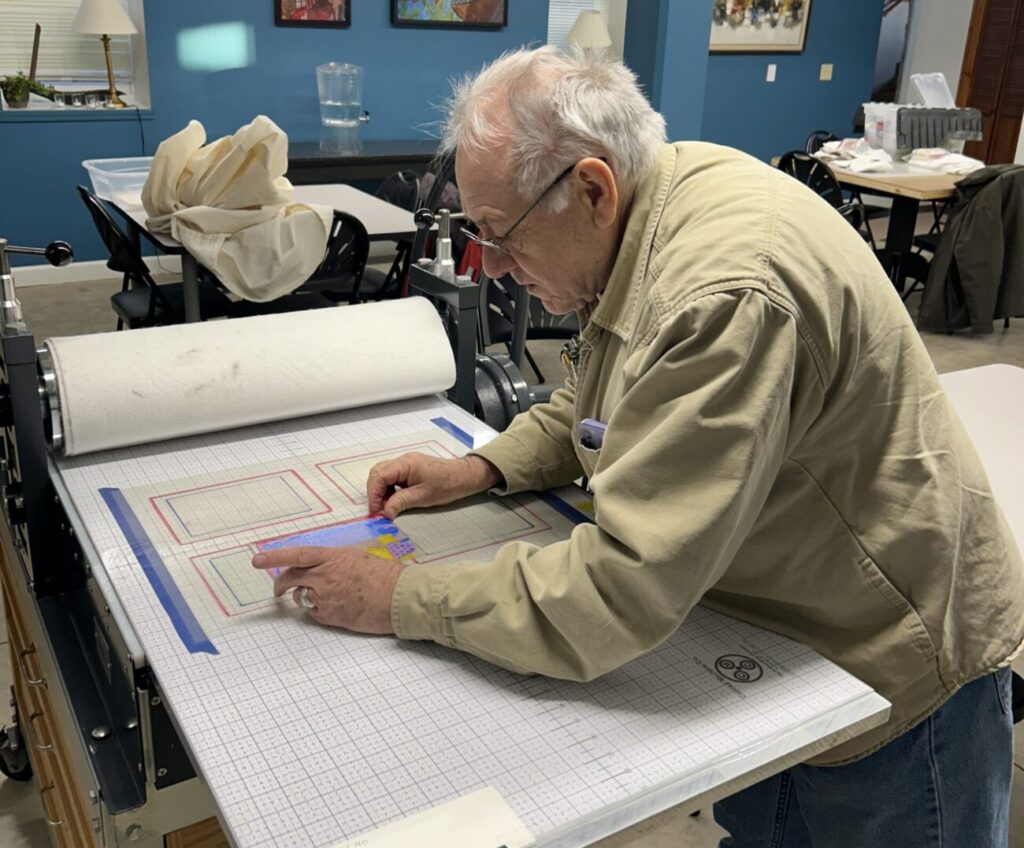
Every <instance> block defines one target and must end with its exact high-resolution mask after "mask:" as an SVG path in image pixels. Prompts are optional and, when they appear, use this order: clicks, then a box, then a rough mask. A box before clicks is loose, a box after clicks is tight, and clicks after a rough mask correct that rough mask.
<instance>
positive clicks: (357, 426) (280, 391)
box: [0, 216, 889, 848]
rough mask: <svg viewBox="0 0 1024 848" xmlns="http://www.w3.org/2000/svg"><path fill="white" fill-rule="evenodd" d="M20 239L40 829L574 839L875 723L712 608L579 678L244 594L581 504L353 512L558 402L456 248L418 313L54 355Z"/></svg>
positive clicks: (108, 834)
mask: <svg viewBox="0 0 1024 848" xmlns="http://www.w3.org/2000/svg"><path fill="white" fill-rule="evenodd" d="M420 222H421V224H422V226H423V227H424V229H425V228H426V227H428V226H430V225H432V223H433V221H428V220H427V218H426V216H422V217H421V219H420ZM12 252H32V253H40V254H45V255H46V256H47V258H48V259H49V261H51V263H53V264H55V265H60V264H66V263H67V262H68V261H70V259H71V250H70V248H69V247H68V246H67V245H64V244H62V243H55V244H54V245H51V246H50V247H49V248H47V249H46V250H45V251H43V250H28V249H25V248H12V247H10V246H8V245H7V244H6V242H5V241H3V240H0V275H2V282H3V297H4V301H3V317H2V327H0V419H2V423H3V428H4V430H3V433H4V438H3V456H2V483H3V496H4V510H3V512H4V515H3V520H2V521H0V552H2V568H0V575H2V579H3V594H4V601H5V605H6V613H7V622H8V629H9V631H10V637H11V638H10V641H11V652H12V656H13V658H14V660H15V666H16V667H15V669H14V672H15V686H14V698H13V699H12V704H11V706H12V712H13V717H12V718H13V720H12V722H11V723H10V724H8V726H7V727H6V728H5V730H4V732H3V737H2V739H0V768H2V770H3V772H4V773H5V774H7V775H9V776H10V777H12V778H14V779H29V778H30V777H31V776H32V775H33V773H34V775H35V779H36V781H37V785H38V788H39V792H40V797H41V802H42V806H43V810H44V814H45V816H46V819H47V822H48V825H49V828H50V831H51V836H52V839H53V842H54V844H56V845H66V846H84V848H94V847H95V848H101V847H105V848H110V846H121V845H128V844H132V845H143V846H153V848H156V846H163V845H167V846H179V847H180V848H184V846H206V848H212V846H222V845H235V846H237V847H238V848H271V847H272V846H273V848H276V846H284V845H323V846H332V848H333V846H338V848H342V847H343V848H349V847H350V846H355V845H360V846H363V845H375V844H380V845H397V844H402V845H424V846H428V848H433V846H438V848H439V847H440V846H448V845H452V844H466V845H472V846H473V848H499V846H505V848H526V846H559V848H578V847H579V846H583V845H588V844H591V843H592V842H593V841H595V840H597V839H600V838H602V837H604V836H606V835H608V834H610V833H613V832H616V831H618V830H621V829H623V828H624V827H628V826H630V825H632V824H634V823H636V822H638V821H641V820H643V819H645V818H648V817H650V816H652V815H654V814H656V813H658V812H660V811H662V810H665V809H667V808H668V807H670V806H673V805H677V804H686V805H689V806H688V809H698V808H699V806H700V805H701V804H707V803H708V802H709V801H710V800H714V798H716V797H723V796H724V795H725V794H728V793H729V792H731V791H735V790H736V789H737V788H740V787H742V786H744V785H749V784H750V783H753V782H754V781H755V780H756V779H758V776H759V775H764V774H766V773H769V772H770V771H774V770H778V769H780V768H784V767H786V766H787V765H789V764H792V763H796V762H800V761H802V760H803V759H806V758H807V757H809V756H812V755H813V754H814V753H816V752H818V751H821V750H825V749H827V748H828V747H830V746H832V745H835V744H838V743H839V742H841V741H843V740H844V739H847V738H850V737H852V736H854V735H856V734H857V733H859V732H862V731H863V730H866V729H868V728H870V727H872V726H875V725H877V724H879V723H880V722H882V721H884V719H885V716H886V715H887V713H888V706H889V705H888V703H887V702H886V701H885V700H884V699H883V698H881V697H880V696H878V695H877V694H876V693H875V692H873V691H872V690H871V689H870V688H869V687H867V686H866V685H864V684H863V683H861V682H860V681H857V680H856V679H854V678H852V677H851V676H850V675H848V674H846V673H845V672H843V671H842V670H841V669H838V668H837V667H836V666H834V665H832V664H831V663H829V662H828V661H827V660H825V659H823V658H822V657H820V656H818V655H817V654H815V653H814V652H813V651H811V650H810V649H809V648H806V647H805V646H802V645H799V644H797V643H794V642H791V641H790V640H788V639H785V638H784V637H781V636H778V635H776V634H771V633H768V632H767V631H762V630H760V629H759V628H756V627H752V626H750V625H747V624H744V623H742V622H739V621H735V620H732V619H727V618H726V617H724V616H720V615H718V614H716V613H713V612H711V611H709V610H705V609H702V608H699V607H698V608H697V609H695V610H694V611H693V612H692V613H691V615H690V616H689V617H688V619H687V621H686V622H685V623H684V625H683V626H682V627H680V628H679V630H678V631H677V633H676V634H674V635H673V636H672V637H671V638H670V639H668V640H667V641H666V642H665V643H664V644H663V645H662V646H660V647H659V648H658V649H657V650H656V651H653V652H651V653H650V654H648V655H645V656H644V657H641V658H639V659H637V660H635V661H634V662H632V663H629V664H627V666H625V667H623V668H622V669H620V670H618V671H616V672H612V673H610V674H608V675H606V676H604V677H602V678H601V679H600V680H597V681H592V682H590V683H588V684H579V683H573V682H570V681H561V680H553V679H548V678H541V677H535V676H529V675H519V674H515V673H513V672H510V671H506V670H504V669H501V668H499V667H497V666H495V665H492V664H490V663H487V662H485V661H484V660H481V659H477V658H476V657H473V656H471V655H469V654H466V653H462V652H457V651H452V650H450V649H447V648H444V647H441V646H439V645H435V644H433V643H429V642H415V643H403V642H400V641H398V640H394V639H389V638H383V639H374V638H366V637H362V636H358V635H356V634H350V633H346V632H344V631H337V630H330V629H328V628H324V627H319V626H317V625H313V624H312V623H311V622H309V621H308V620H307V619H306V618H305V615H304V611H303V610H301V609H299V608H297V607H296V606H295V605H293V604H291V603H290V602H284V601H279V600H277V599H275V598H274V597H273V593H272V588H271V584H270V583H269V582H264V583H262V584H260V583H259V582H258V581H259V580H265V578H266V575H264V574H263V573H262V572H255V571H254V569H252V568H251V565H250V562H251V557H252V555H253V554H254V553H256V552H259V551H260V550H266V549H269V548H272V547H275V546H286V545H288V544H302V545H311V544H312V545H318V544H319V545H326V546H331V545H338V544H356V543H358V544H360V545H363V549H364V550H368V551H376V552H378V553H379V554H380V555H381V556H383V557H385V558H388V557H391V558H395V559H401V560H402V562H403V563H406V564H409V565H410V567H416V565H415V564H414V563H426V562H434V563H444V562H455V561H458V560H460V559H477V560H479V561H487V560H489V559H490V558H493V556H494V553H495V552H496V551H497V550H498V548H499V547H501V546H502V545H503V544H505V543H507V542H508V541H515V540H526V541H529V542H531V543H533V544H536V545H538V546H543V545H547V544H554V543H557V542H560V541H564V540H565V539H567V538H568V537H569V536H570V535H571V533H572V530H573V528H574V527H575V526H576V525H577V524H579V523H580V522H583V521H587V520H590V519H589V518H588V515H592V514H593V504H591V503H590V502H589V497H590V496H589V495H588V493H586V492H585V491H583V490H582V489H576V488H572V489H570V490H564V491H559V492H555V493H523V494H519V495H513V496H509V497H505V498H495V497H491V496H488V495H480V496H477V498H475V499H467V501H464V502H460V503H458V504H455V505H452V506H451V507H444V508H441V509H439V510H421V511H415V510H414V511H412V512H410V513H408V514H403V515H402V516H400V517H399V518H398V519H396V521H395V522H394V524H388V523H386V522H384V523H382V522H381V520H380V518H379V517H375V516H367V515H366V504H365V480H366V473H367V470H368V468H369V467H370V466H371V465H372V464H373V463H374V462H376V461H379V460H380V459H382V458H387V457H391V456H396V455H398V453H399V452H400V451H406V450H416V451H420V452H427V453H433V454H434V455H436V456H440V457H449V456H459V455H462V454H464V453H465V452H466V451H468V450H470V449H472V448H473V447H474V446H478V445H480V444H482V443H484V442H485V441H486V440H488V439H490V438H493V436H494V435H495V434H496V432H497V431H500V430H502V429H504V428H505V427H506V426H507V424H508V423H509V422H510V421H511V419H512V418H513V417H514V416H515V415H516V414H518V413H519V412H521V411H523V410H525V409H528V408H529V406H530V405H531V403H533V402H534V399H535V394H539V397H538V398H537V399H540V398H542V397H544V396H545V395H546V394H547V391H548V390H547V389H544V390H541V391H540V392H537V390H536V389H534V390H531V388H530V387H528V386H527V384H526V382H525V380H524V379H523V377H522V375H521V374H520V372H519V370H518V369H517V368H516V366H515V365H514V364H513V362H512V361H511V360H510V359H509V358H508V357H504V356H487V355H481V354H479V353H477V334H476V333H477V325H478V323H477V322H478V320H479V317H478V315H479V312H478V311H479V307H480V294H479V287H478V286H476V285H475V284H473V283H471V282H470V281H469V280H467V279H465V278H459V277H456V276H455V275H454V273H453V270H452V268H451V266H450V264H449V263H448V261H447V257H446V255H445V252H444V249H443V248H442V250H441V251H440V255H439V257H438V258H436V259H434V260H428V261H425V262H422V263H421V264H420V265H419V266H418V267H413V268H411V269H410V279H409V287H410V294H411V295H413V296H412V297H409V298H403V299H401V300H396V301H392V302H387V303H372V304H360V305H355V306H345V307H338V308H332V309H320V310H311V311H309V312H302V313H286V314H282V315H271V316H260V317H256V318H244V319H234V320H230V321H222V322H207V323H203V324H185V325H175V326H171V327H157V328H152V329H147V330H133V331H131V332H122V333H109V334H97V335H95V336H77V337H67V338H56V339H47V340H45V342H44V343H42V344H40V343H39V340H36V339H34V338H33V336H32V334H31V332H30V330H29V328H28V327H26V326H25V323H24V321H23V320H22V316H21V312H20V307H19V305H18V302H17V296H16V292H15V288H14V280H13V275H12V273H11V269H10V266H9V260H8V254H9V253H12ZM520 329H522V328H520ZM521 339H522V337H521V336H520V342H521ZM311 483H312V485H311ZM225 493H228V494H225ZM274 510H277V512H274ZM240 516H241V518H240ZM240 522H241V523H242V524H245V527H243V528H242V529H239V524H240ZM360 534H361V535H360ZM375 555H376V554H375ZM254 581H255V582H254ZM736 663H741V664H742V665H740V666H737V665H736ZM723 728H725V729H724V730H723ZM460 829H461V830H460ZM458 834H462V836H458ZM378 836H379V839H380V840H381V841H380V842H374V841H373V839H374V838H377V837H378ZM458 838H463V839H464V840H465V841H464V842H458ZM367 839H369V840H370V841H366V840H367ZM388 840H391V841H388Z"/></svg>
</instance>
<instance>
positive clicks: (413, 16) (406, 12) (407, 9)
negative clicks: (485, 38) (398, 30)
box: [391, 0, 509, 29]
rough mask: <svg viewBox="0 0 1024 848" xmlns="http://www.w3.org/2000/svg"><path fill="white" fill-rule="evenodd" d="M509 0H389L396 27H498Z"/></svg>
mask: <svg viewBox="0 0 1024 848" xmlns="http://www.w3.org/2000/svg"><path fill="white" fill-rule="evenodd" d="M508 2H509V0H391V24H392V26H396V27H422V28H435V29H437V28H444V29H502V28H503V27H506V26H508Z"/></svg>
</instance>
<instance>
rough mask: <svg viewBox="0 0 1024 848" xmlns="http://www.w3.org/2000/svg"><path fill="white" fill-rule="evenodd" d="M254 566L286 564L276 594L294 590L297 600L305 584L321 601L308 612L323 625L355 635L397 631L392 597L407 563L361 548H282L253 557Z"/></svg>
mask: <svg viewBox="0 0 1024 848" xmlns="http://www.w3.org/2000/svg"><path fill="white" fill-rule="evenodd" d="M252 564H253V566H254V567H255V568H259V569H261V570H263V571H266V570H268V569H271V568H283V569H285V570H284V571H282V572H281V573H280V574H279V575H278V576H277V578H276V579H275V580H274V594H275V595H277V596H278V597H280V596H281V595H283V594H285V593H286V592H292V597H293V599H294V600H295V601H296V603H298V593H299V590H300V588H301V587H303V586H305V587H308V589H309V593H308V594H309V598H310V600H311V601H312V602H313V603H314V604H316V606H315V608H313V609H310V610H309V616H310V618H312V619H313V620H314V621H316V622H317V623H319V624H327V625H329V626H331V627H344V628H345V629H346V630H353V631H355V632H356V633H394V632H395V631H394V628H393V627H392V626H391V596H392V595H393V594H394V592H395V584H396V583H397V582H398V577H399V575H400V574H401V573H402V564H401V563H400V562H395V561H394V560H385V559H380V558H379V557H375V556H371V555H370V554H368V553H364V552H363V551H360V550H358V549H356V548H316V547H297V548H279V549H277V550H274V551H265V552H263V553H260V554H257V555H256V556H254V557H253V559H252Z"/></svg>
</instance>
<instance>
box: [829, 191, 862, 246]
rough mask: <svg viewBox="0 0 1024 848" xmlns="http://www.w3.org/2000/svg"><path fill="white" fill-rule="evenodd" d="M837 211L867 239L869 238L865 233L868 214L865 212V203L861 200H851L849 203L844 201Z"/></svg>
mask: <svg viewBox="0 0 1024 848" xmlns="http://www.w3.org/2000/svg"><path fill="white" fill-rule="evenodd" d="M836 211H837V212H838V213H839V214H840V215H842V216H843V218H844V219H845V220H846V223H848V224H849V225H850V226H851V227H853V228H854V229H855V230H856V231H857V232H858V233H860V234H861V235H862V236H864V238H865V240H866V239H867V236H866V235H865V233H864V221H865V220H866V216H865V214H864V204H863V203H861V202H860V201H859V200H851V201H850V202H849V203H844V204H843V205H842V206H840V207H839V208H838V209H837V210H836Z"/></svg>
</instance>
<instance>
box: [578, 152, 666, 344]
mask: <svg viewBox="0 0 1024 848" xmlns="http://www.w3.org/2000/svg"><path fill="white" fill-rule="evenodd" d="M676 154H677V150H676V147H675V146H674V145H671V144H666V145H663V147H662V149H661V151H660V153H659V154H658V161H657V165H656V167H655V168H654V169H653V170H652V171H651V173H650V174H648V175H647V176H646V177H645V178H644V179H643V180H641V182H640V184H639V185H638V186H637V188H636V191H635V192H634V194H633V202H632V203H631V205H630V207H629V212H628V213H627V214H628V218H627V220H626V228H625V230H624V231H623V233H622V241H621V242H620V244H619V252H618V255H617V256H616V257H615V265H614V266H613V267H612V273H611V276H610V277H609V278H608V285H607V286H605V289H604V292H602V294H601V299H600V301H599V302H598V303H597V305H596V306H595V307H594V311H593V314H592V315H591V316H590V320H589V322H588V323H587V327H586V328H585V329H584V336H586V335H587V332H586V330H587V329H589V328H590V327H592V326H598V327H602V328H603V329H605V330H608V331H609V332H612V333H614V334H615V335H617V336H619V337H620V338H622V339H623V340H624V341H627V340H628V339H629V334H630V329H631V327H632V324H633V312H634V310H635V309H636V297H637V291H638V290H639V289H640V285H641V283H642V282H643V279H644V277H645V276H646V275H647V265H648V262H649V261H650V256H651V245H652V243H653V241H654V233H655V231H656V230H657V228H658V223H659V221H660V220H661V214H662V212H663V211H664V208H665V201H666V199H667V198H668V190H669V187H670V186H671V185H672V178H673V175H674V172H675V164H676Z"/></svg>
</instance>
